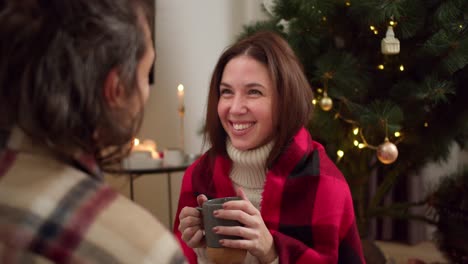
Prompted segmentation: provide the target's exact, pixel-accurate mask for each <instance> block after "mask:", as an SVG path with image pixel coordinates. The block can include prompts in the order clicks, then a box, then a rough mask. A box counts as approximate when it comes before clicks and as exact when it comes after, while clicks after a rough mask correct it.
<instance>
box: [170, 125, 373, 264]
mask: <svg viewBox="0 0 468 264" xmlns="http://www.w3.org/2000/svg"><path fill="white" fill-rule="evenodd" d="M231 166H232V163H231V161H230V160H229V158H228V157H225V156H215V155H214V154H213V153H212V151H208V152H207V153H205V154H204V155H203V156H202V157H201V158H200V159H199V160H197V161H196V162H195V163H194V164H193V165H192V166H190V167H189V168H188V169H187V171H186V173H185V175H184V179H183V182H182V188H181V194H180V198H179V206H178V211H177V215H179V213H180V210H181V209H182V208H183V207H185V206H191V207H195V206H197V201H196V197H197V195H199V194H205V195H207V197H208V198H209V199H211V198H217V197H225V196H233V195H235V191H234V188H233V185H232V182H231V180H230V178H229V173H230V170H231ZM261 214H262V217H263V220H264V221H265V223H266V225H267V227H268V228H269V230H270V232H271V234H272V235H273V238H274V241H275V247H276V250H277V253H278V255H279V262H280V263H304V264H306V263H307V264H308V263H365V261H364V257H363V254H362V248H361V241H360V238H359V234H358V231H357V227H356V223H355V217H354V209H353V202H352V198H351V194H350V191H349V187H348V184H347V182H346V180H345V178H344V177H343V175H342V174H341V172H340V171H339V170H338V169H337V168H336V166H335V165H334V163H333V162H332V161H331V160H330V159H329V158H328V157H327V155H326V153H325V150H324V148H323V146H321V145H320V144H319V143H317V142H315V141H313V140H312V139H311V137H310V134H309V133H308V131H307V130H306V129H305V128H302V129H301V130H300V131H299V132H298V133H297V134H296V136H295V137H294V139H293V141H292V142H291V144H290V145H289V146H288V148H287V149H286V150H285V151H284V153H283V154H282V155H281V156H280V157H279V159H278V161H277V162H276V163H275V165H274V166H273V167H272V168H271V169H270V170H269V171H268V172H267V174H266V182H265V187H264V192H263V194H262V201H261ZM178 225H179V220H178V217H176V222H175V225H174V232H175V234H176V235H177V237H178V238H179V242H180V243H181V244H182V246H183V248H184V252H185V254H186V256H187V257H188V258H189V261H190V263H196V262H197V261H196V256H195V253H194V251H193V250H192V249H191V248H189V247H188V246H187V245H186V244H185V243H184V242H183V241H182V239H181V234H180V232H179V231H178V230H177V227H178Z"/></svg>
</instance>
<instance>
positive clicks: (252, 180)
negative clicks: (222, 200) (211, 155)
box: [195, 140, 278, 264]
mask: <svg viewBox="0 0 468 264" xmlns="http://www.w3.org/2000/svg"><path fill="white" fill-rule="evenodd" d="M273 144H274V142H270V143H268V144H266V145H263V146H261V147H259V148H256V149H253V150H247V151H242V150H238V149H236V148H234V146H233V145H232V144H231V141H230V140H227V142H226V149H227V153H228V155H229V157H230V158H231V160H232V169H231V173H230V174H229V177H230V178H231V181H232V183H233V184H234V188H235V189H237V188H239V187H241V188H242V189H243V190H244V193H245V195H246V196H247V198H248V199H249V200H250V202H251V203H252V204H253V205H254V206H255V207H256V208H257V209H258V210H260V202H261V200H262V193H263V187H264V184H265V179H266V171H267V169H266V160H267V158H268V155H269V154H270V151H271V149H272V148H273ZM195 252H196V253H197V256H198V263H201V264H203V263H210V262H209V261H208V260H207V257H206V250H205V249H202V248H196V249H195ZM257 263H259V261H258V260H257V258H255V257H254V256H252V255H251V254H250V253H249V252H247V255H246V257H245V259H244V264H257ZM271 264H278V258H276V259H275V260H274V261H273V262H271Z"/></svg>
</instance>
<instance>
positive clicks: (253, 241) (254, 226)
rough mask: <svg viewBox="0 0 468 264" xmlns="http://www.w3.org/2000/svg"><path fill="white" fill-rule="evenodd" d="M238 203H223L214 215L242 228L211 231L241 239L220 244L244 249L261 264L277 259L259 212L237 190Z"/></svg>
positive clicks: (242, 192)
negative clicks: (236, 223)
mask: <svg viewBox="0 0 468 264" xmlns="http://www.w3.org/2000/svg"><path fill="white" fill-rule="evenodd" d="M237 195H238V196H240V197H241V198H242V200H239V201H229V202H226V203H224V205H223V209H221V210H217V211H215V212H214V215H215V216H216V217H219V218H223V219H231V220H237V221H239V222H241V223H242V224H243V225H244V226H233V227H227V226H218V227H215V228H214V229H213V230H214V232H216V233H218V234H223V235H231V236H240V237H242V238H243V239H239V240H232V239H223V240H221V241H220V243H221V244H222V245H223V246H225V247H232V248H242V249H246V250H248V251H249V252H250V254H252V255H253V256H255V257H256V258H257V259H258V260H259V261H260V262H261V263H270V262H272V261H273V260H275V258H276V257H277V253H276V250H275V245H274V242H273V237H272V235H271V233H270V231H269V230H268V228H267V227H266V225H265V222H263V219H262V216H261V214H260V211H258V209H257V208H255V206H254V205H253V204H252V203H251V202H250V201H249V200H248V199H247V197H246V196H245V193H244V191H243V190H242V189H241V188H239V189H238V190H237Z"/></svg>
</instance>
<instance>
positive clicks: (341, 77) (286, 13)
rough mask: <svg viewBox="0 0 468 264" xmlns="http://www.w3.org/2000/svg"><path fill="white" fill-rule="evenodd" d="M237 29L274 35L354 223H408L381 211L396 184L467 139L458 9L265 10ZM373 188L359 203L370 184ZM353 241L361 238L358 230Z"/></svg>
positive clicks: (280, 2) (428, 3)
mask: <svg viewBox="0 0 468 264" xmlns="http://www.w3.org/2000/svg"><path fill="white" fill-rule="evenodd" d="M264 6H265V9H266V12H268V13H269V15H270V19H269V20H267V21H259V22H256V23H255V24H252V25H247V26H246V27H245V32H244V33H243V34H242V35H248V34H251V33H252V32H255V31H258V30H264V29H267V30H273V31H276V32H279V33H280V34H282V35H283V36H284V37H285V38H286V39H287V40H288V42H289V43H290V44H291V46H292V47H293V48H294V50H295V52H296V54H297V55H298V57H299V58H300V60H301V61H302V63H303V65H304V71H305V73H306V75H307V76H308V78H309V81H310V83H311V85H312V87H313V90H314V94H315V99H314V101H313V102H311V103H314V104H316V109H315V112H314V116H313V118H312V120H311V122H310V125H309V127H308V128H309V130H310V132H311V134H312V137H313V138H314V139H315V140H317V141H319V142H321V143H322V144H324V145H325V147H326V149H327V152H328V154H329V155H330V157H332V158H333V159H335V160H336V164H337V165H338V167H339V168H340V169H341V171H342V172H343V174H344V175H345V177H346V178H347V180H348V182H349V184H350V187H351V191H352V193H353V197H354V199H355V200H356V206H355V207H356V216H357V218H358V219H357V220H358V223H360V224H361V228H362V225H364V226H365V224H366V220H367V219H369V218H371V217H375V216H379V215H391V216H395V217H413V218H416V219H420V220H423V221H427V222H431V221H430V220H429V219H428V218H426V217H425V216H418V215H413V216H411V215H408V213H406V211H405V209H407V208H408V206H411V205H413V204H411V203H402V204H393V205H392V206H390V207H386V208H383V207H382V206H381V201H382V198H383V197H384V196H385V194H387V193H388V192H389V191H391V189H392V187H393V186H394V185H395V184H396V183H397V182H398V181H399V180H401V178H403V177H407V176H409V175H411V174H414V173H417V172H418V170H420V169H421V168H422V167H423V166H424V165H425V164H426V163H428V162H432V161H440V160H443V159H445V158H447V156H448V154H449V151H450V145H451V143H452V142H457V143H458V144H459V145H460V146H461V147H462V148H463V147H465V143H466V140H467V137H468V121H467V120H468V66H467V65H468V1H466V0H445V1H444V0H354V1H353V0H271V1H264ZM373 173H374V174H375V173H377V174H378V175H379V176H381V178H382V179H383V180H382V181H381V182H380V184H379V186H378V189H377V191H376V193H375V195H374V196H372V197H368V196H367V184H368V181H369V178H370V177H371V175H372V174H373ZM422 202H424V201H422ZM361 231H363V230H361Z"/></svg>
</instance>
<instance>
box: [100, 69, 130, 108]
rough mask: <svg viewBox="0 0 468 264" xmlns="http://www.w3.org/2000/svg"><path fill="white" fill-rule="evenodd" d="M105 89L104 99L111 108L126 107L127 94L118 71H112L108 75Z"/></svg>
mask: <svg viewBox="0 0 468 264" xmlns="http://www.w3.org/2000/svg"><path fill="white" fill-rule="evenodd" d="M103 89H104V90H103V93H104V99H105V100H106V102H107V104H108V105H109V106H110V107H122V106H124V105H125V92H124V90H123V87H122V85H121V83H120V77H119V74H118V72H117V70H116V69H113V70H111V71H110V72H109V73H108V74H107V77H106V80H105V81H104V87H103Z"/></svg>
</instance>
